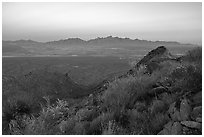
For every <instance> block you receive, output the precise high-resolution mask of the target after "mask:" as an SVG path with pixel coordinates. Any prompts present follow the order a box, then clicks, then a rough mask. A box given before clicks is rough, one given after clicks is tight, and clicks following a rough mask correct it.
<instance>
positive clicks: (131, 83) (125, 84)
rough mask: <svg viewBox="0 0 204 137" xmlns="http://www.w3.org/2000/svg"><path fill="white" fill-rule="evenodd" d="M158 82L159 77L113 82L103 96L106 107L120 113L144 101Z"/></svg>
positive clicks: (130, 77) (146, 76)
mask: <svg viewBox="0 0 204 137" xmlns="http://www.w3.org/2000/svg"><path fill="white" fill-rule="evenodd" d="M157 81H158V76H157V75H150V76H149V75H144V74H143V75H141V76H140V75H138V76H135V77H132V76H129V77H127V78H123V79H118V80H115V81H114V82H112V83H111V84H110V85H109V87H108V89H107V90H106V91H105V93H104V95H103V100H104V107H106V108H107V110H108V111H109V112H120V111H123V110H125V109H126V108H131V107H133V106H134V104H135V102H136V101H137V100H140V99H144V98H145V96H147V93H148V91H149V90H150V89H151V88H152V85H154V84H155V83H156V82H157Z"/></svg>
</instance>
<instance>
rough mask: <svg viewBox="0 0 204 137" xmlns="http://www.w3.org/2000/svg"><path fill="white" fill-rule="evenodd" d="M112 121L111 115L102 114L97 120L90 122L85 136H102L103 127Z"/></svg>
mask: <svg viewBox="0 0 204 137" xmlns="http://www.w3.org/2000/svg"><path fill="white" fill-rule="evenodd" d="M111 120H114V115H113V113H102V114H101V115H100V116H98V117H97V118H95V119H93V120H92V122H90V126H89V129H87V134H89V135H100V134H102V131H103V127H104V126H105V125H106V124H108V122H109V121H111Z"/></svg>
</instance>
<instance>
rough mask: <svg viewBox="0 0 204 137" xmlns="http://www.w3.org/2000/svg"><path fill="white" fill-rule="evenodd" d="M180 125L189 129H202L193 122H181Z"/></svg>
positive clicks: (198, 124) (199, 124)
mask: <svg viewBox="0 0 204 137" xmlns="http://www.w3.org/2000/svg"><path fill="white" fill-rule="evenodd" d="M181 124H182V125H184V126H186V127H190V128H196V129H199V130H201V129H202V124H201V123H198V122H195V121H181Z"/></svg>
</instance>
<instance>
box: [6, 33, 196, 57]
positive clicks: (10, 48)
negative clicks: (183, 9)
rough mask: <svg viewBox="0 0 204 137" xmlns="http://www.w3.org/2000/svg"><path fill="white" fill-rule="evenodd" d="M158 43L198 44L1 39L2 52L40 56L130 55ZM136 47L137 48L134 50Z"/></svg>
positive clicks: (176, 44)
mask: <svg viewBox="0 0 204 137" xmlns="http://www.w3.org/2000/svg"><path fill="white" fill-rule="evenodd" d="M158 46H165V47H167V48H178V47H180V48H181V49H180V50H181V51H183V48H188V50H189V47H195V46H198V45H193V44H182V43H179V42H175V41H148V40H140V39H130V38H120V37H112V36H108V37H98V38H95V39H90V40H87V41H86V40H82V39H80V38H67V39H61V40H57V41H49V42H37V41H33V40H16V41H4V40H3V41H2V49H3V50H2V53H3V56H38V55H40V56H42V55H49V56H52V55H59V56H66V55H94V56H95V55H97V56H98V55H99V56H109V55H111V56H130V55H135V53H138V54H142V55H143V54H144V53H145V51H147V50H151V49H153V48H156V47H158ZM136 51H137V52H136Z"/></svg>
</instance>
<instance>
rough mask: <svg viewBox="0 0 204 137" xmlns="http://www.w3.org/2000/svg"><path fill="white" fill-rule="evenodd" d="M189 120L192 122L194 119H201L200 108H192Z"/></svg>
mask: <svg viewBox="0 0 204 137" xmlns="http://www.w3.org/2000/svg"><path fill="white" fill-rule="evenodd" d="M191 118H192V119H193V120H196V118H202V106H198V107H195V108H193V111H192V112H191Z"/></svg>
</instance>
